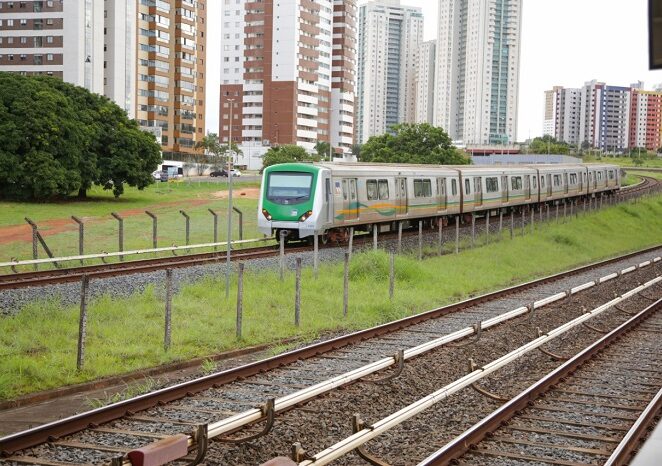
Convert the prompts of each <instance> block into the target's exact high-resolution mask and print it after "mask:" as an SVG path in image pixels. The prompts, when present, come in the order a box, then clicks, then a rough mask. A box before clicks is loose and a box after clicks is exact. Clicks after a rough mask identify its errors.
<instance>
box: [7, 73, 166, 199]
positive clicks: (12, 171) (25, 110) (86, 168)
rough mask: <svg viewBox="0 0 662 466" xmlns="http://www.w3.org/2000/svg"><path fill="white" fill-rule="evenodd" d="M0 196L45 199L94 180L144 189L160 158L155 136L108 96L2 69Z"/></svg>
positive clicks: (116, 189) (119, 188)
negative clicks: (5, 71)
mask: <svg viewBox="0 0 662 466" xmlns="http://www.w3.org/2000/svg"><path fill="white" fill-rule="evenodd" d="M0 140H2V141H3V144H2V146H0V197H1V198H7V199H20V200H45V199H51V198H56V197H64V196H69V195H71V194H72V193H78V195H79V196H84V195H85V193H86V191H87V190H88V189H90V188H91V187H92V185H94V184H96V185H100V186H103V187H104V189H112V190H113V193H114V194H115V196H119V195H121V194H122V193H123V192H124V185H125V184H128V185H129V186H135V187H137V188H138V189H143V188H145V187H146V186H148V185H149V184H150V183H152V182H153V179H152V176H151V174H152V172H153V171H154V170H155V169H156V168H157V166H158V164H159V162H160V161H161V154H160V150H159V145H158V144H157V143H156V140H155V139H154V136H153V135H152V134H149V133H147V132H145V131H142V130H141V129H140V128H139V127H138V124H137V123H136V122H135V121H134V120H129V118H128V117H127V116H126V113H125V112H124V110H122V109H121V108H120V107H118V106H117V105H116V104H114V103H113V102H111V101H110V100H109V99H107V98H105V97H102V96H100V95H97V94H93V93H91V92H89V91H87V90H85V89H83V88H81V87H76V86H73V85H71V84H67V83H65V82H63V81H61V80H59V79H57V78H52V77H47V76H37V77H27V76H20V75H17V74H12V73H0Z"/></svg>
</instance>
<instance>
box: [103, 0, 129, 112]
mask: <svg viewBox="0 0 662 466" xmlns="http://www.w3.org/2000/svg"><path fill="white" fill-rule="evenodd" d="M136 1H137V0H119V1H113V2H108V1H106V2H105V3H104V5H105V8H106V17H105V23H106V28H105V31H106V36H105V38H104V49H105V52H104V62H105V64H106V66H105V68H106V69H105V70H104V74H105V78H106V79H105V83H104V91H103V94H104V95H105V96H106V97H108V98H109V99H111V100H112V101H114V102H115V103H117V105H119V106H120V107H122V108H123V109H124V110H125V111H126V113H127V114H128V115H129V118H135V115H136V66H137V60H136V47H137V35H136V34H137V33H136V22H137V21H136V20H137V14H136Z"/></svg>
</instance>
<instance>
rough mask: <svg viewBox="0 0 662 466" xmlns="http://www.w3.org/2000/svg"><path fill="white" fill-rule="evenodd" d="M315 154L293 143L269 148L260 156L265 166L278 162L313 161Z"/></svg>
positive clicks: (316, 159)
mask: <svg viewBox="0 0 662 466" xmlns="http://www.w3.org/2000/svg"><path fill="white" fill-rule="evenodd" d="M318 160H319V157H318V156H317V155H311V154H309V153H308V152H306V149H304V148H303V147H299V146H295V145H284V146H275V147H272V148H270V149H269V150H268V151H267V152H266V153H265V154H264V157H262V165H263V166H264V167H265V168H266V167H269V166H271V165H276V164H279V163H292V162H314V161H318Z"/></svg>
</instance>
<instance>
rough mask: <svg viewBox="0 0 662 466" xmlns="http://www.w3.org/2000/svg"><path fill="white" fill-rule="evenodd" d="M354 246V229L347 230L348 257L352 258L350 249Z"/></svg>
mask: <svg viewBox="0 0 662 466" xmlns="http://www.w3.org/2000/svg"><path fill="white" fill-rule="evenodd" d="M353 245H354V227H350V228H349V245H348V247H347V249H348V251H347V253H348V254H349V256H350V257H352V247H353Z"/></svg>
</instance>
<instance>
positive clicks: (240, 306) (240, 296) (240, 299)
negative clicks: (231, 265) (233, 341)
mask: <svg viewBox="0 0 662 466" xmlns="http://www.w3.org/2000/svg"><path fill="white" fill-rule="evenodd" d="M238 267H239V272H238V273H239V274H238V276H237V331H236V334H237V340H241V323H242V322H241V321H242V318H243V312H244V263H243V262H240V263H239V264H238Z"/></svg>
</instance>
